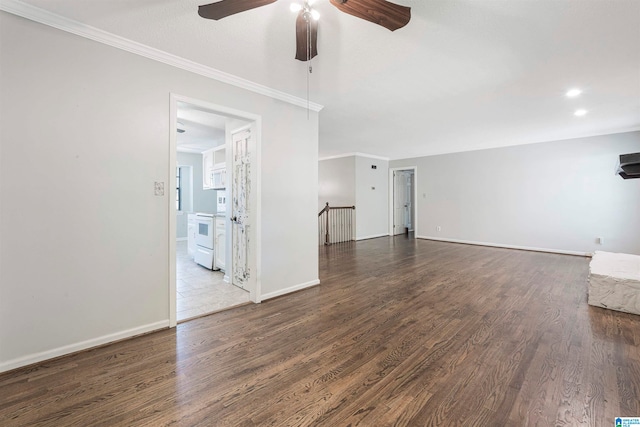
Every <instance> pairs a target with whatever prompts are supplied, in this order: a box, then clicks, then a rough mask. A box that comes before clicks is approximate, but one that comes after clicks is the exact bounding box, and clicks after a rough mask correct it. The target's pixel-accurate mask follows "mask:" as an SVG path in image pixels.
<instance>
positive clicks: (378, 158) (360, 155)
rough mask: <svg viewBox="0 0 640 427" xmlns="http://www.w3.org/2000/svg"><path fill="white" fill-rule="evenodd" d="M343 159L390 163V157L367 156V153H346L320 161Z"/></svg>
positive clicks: (322, 158) (323, 158)
mask: <svg viewBox="0 0 640 427" xmlns="http://www.w3.org/2000/svg"><path fill="white" fill-rule="evenodd" d="M343 157H367V158H369V159H377V160H386V161H389V158H388V157H382V156H376V155H375V154H366V153H345V154H337V155H335V156H328V157H321V158H319V159H318V161H320V162H321V161H323V160H333V159H341V158H343Z"/></svg>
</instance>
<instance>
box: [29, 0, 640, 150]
mask: <svg viewBox="0 0 640 427" xmlns="http://www.w3.org/2000/svg"><path fill="white" fill-rule="evenodd" d="M25 2H26V3H29V4H32V5H34V6H37V7H41V8H43V9H45V10H49V11H52V12H54V13H57V14H60V15H63V16H66V17H68V18H72V19H75V20H77V21H80V22H83V23H86V24H88V25H91V26H94V27H97V28H99V29H102V30H105V31H108V32H111V33H115V34H117V35H120V36H122V37H125V38H128V39H131V40H134V41H137V42H140V43H143V44H146V45H148V46H151V47H154V48H157V49H161V50H164V51H166V52H169V53H172V54H175V55H178V56H181V57H183V58H187V59H190V60H192V61H196V62H198V63H201V64H204V65H207V66H210V67H213V68H216V69H218V70H221V71H224V72H227V73H231V74H234V75H236V76H239V77H242V78H245V79H248V80H251V81H254V82H256V83H260V84H263V85H266V86H269V87H272V88H274V89H278V90H281V91H284V92H287V93H290V94H292V95H296V96H299V97H302V98H306V96H307V77H308V78H309V94H310V98H311V100H312V101H314V102H317V103H320V104H322V105H324V106H325V108H324V109H323V110H322V111H321V113H320V156H321V157H324V156H331V155H339V154H343V153H349V152H362V153H368V154H374V155H379V156H385V157H388V158H392V159H396V158H403V157H413V156H419V155H429V154H437V153H445V152H456V151H464V150H472V149H481V148H489V147H497V146H507V145H517V144H526V143H532V142H542V141H550V140H556V139H566V138H574V137H581V136H589V135H600V134H607V133H616V132H624V131H629V130H638V129H640V1H638V0H465V1H463V0H429V1H425V0H396V3H398V4H402V5H405V6H410V7H411V8H412V19H411V22H410V23H409V24H408V25H407V26H406V27H404V28H401V29H399V30H397V31H395V32H390V31H388V30H386V29H384V28H382V27H380V26H377V25H374V24H372V23H369V22H366V21H363V20H360V19H357V18H354V17H352V16H350V15H346V14H344V13H341V12H339V11H338V10H337V9H335V8H334V7H333V6H332V5H331V4H330V3H329V2H328V0H318V2H317V4H316V6H315V7H316V9H318V10H319V12H320V13H321V19H320V23H319V33H318V52H319V54H318V57H316V58H315V59H314V60H313V61H312V65H313V73H312V74H311V75H308V74H307V72H306V71H307V66H306V64H305V63H303V62H300V61H296V60H295V59H294V55H295V15H294V14H292V13H291V12H290V11H289V4H290V1H288V0H280V1H278V2H276V3H274V4H271V5H268V6H264V7H261V8H258V9H254V10H251V11H248V12H244V13H241V14H237V15H233V16H230V17H227V18H225V19H223V20H221V21H211V20H205V19H202V18H200V17H199V16H198V14H197V8H198V5H200V4H204V3H207V1H206V0H205V1H199V0H137V1H127V0H26V1H25ZM572 87H580V88H582V89H583V90H584V93H583V94H582V96H580V97H578V98H576V99H568V98H566V97H564V92H565V91H566V90H567V89H570V88H572ZM577 108H585V109H587V110H589V113H588V114H587V115H586V116H584V117H580V118H579V117H575V116H574V115H573V112H574V111H575V110H576V109H577Z"/></svg>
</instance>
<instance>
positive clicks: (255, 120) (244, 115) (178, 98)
mask: <svg viewBox="0 0 640 427" xmlns="http://www.w3.org/2000/svg"><path fill="white" fill-rule="evenodd" d="M178 102H184V103H187V104H191V105H195V106H196V107H200V108H202V109H206V110H208V111H210V112H212V113H214V114H218V115H220V116H225V117H229V118H237V119H241V120H245V121H247V122H250V126H251V129H252V131H253V132H254V136H255V151H256V165H255V176H256V182H255V183H254V186H253V188H255V197H256V211H255V217H254V218H255V221H254V224H255V230H256V234H255V240H254V241H253V245H252V247H251V250H252V251H254V253H255V254H256V264H255V265H256V280H255V285H254V287H255V289H250V290H249V291H250V295H251V300H252V301H253V302H254V303H259V302H260V301H261V288H262V287H261V280H260V277H261V270H262V262H261V261H262V244H261V243H262V242H261V240H262V232H261V223H262V221H261V215H262V212H261V211H262V186H261V179H260V177H261V176H262V173H261V169H262V168H261V158H262V156H261V145H262V144H261V139H262V116H260V115H257V114H253V113H248V112H246V111H241V110H236V109H234V108H229V107H226V106H223V105H219V104H214V103H211V102H208V101H203V100H200V99H196V98H191V97H188V96H184V95H179V94H176V93H173V92H170V93H169V167H168V172H169V183H168V186H169V187H168V191H166V192H165V196H167V212H168V214H169V215H168V216H169V224H168V226H169V235H168V242H169V259H168V263H167V264H168V266H169V268H168V273H169V283H168V286H167V287H168V289H169V327H170V328H174V327H175V326H176V324H177V307H176V301H177V298H176V228H177V225H176V206H175V199H176V194H175V193H176V176H175V175H176V174H175V167H176V161H177V154H176V153H177V146H178V144H177V121H178ZM194 185H195V184H194Z"/></svg>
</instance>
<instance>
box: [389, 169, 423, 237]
mask: <svg viewBox="0 0 640 427" xmlns="http://www.w3.org/2000/svg"><path fill="white" fill-rule="evenodd" d="M397 171H412V172H413V205H412V209H413V238H414V239H415V238H416V236H418V167H417V166H402V167H397V168H389V236H391V237H393V236H395V234H393V233H394V230H393V205H394V203H395V199H394V194H393V193H394V190H395V188H394V184H395V183H394V177H393V174H394V172H397Z"/></svg>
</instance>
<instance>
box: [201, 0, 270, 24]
mask: <svg viewBox="0 0 640 427" xmlns="http://www.w3.org/2000/svg"><path fill="white" fill-rule="evenodd" d="M276 1H277V0H222V1H219V2H216V3H211V4H205V5H202V6H198V15H200V16H202V17H203V18H207V19H216V20H218V19H222V18H226V17H227V16H229V15H233V14H235V13H240V12H244V11H246V10H251V9H255V8H256V7H260V6H266V5H268V4H271V3H275V2H276Z"/></svg>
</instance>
